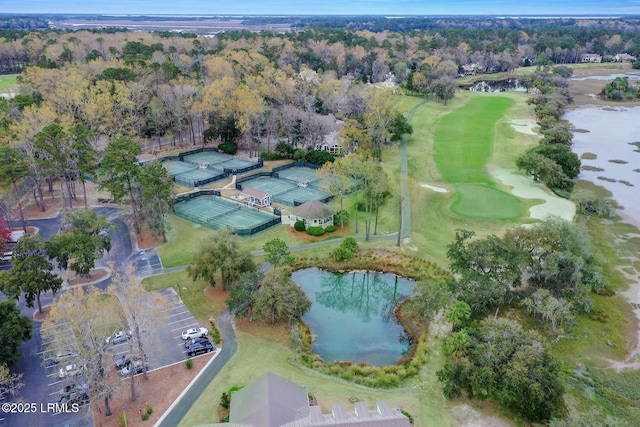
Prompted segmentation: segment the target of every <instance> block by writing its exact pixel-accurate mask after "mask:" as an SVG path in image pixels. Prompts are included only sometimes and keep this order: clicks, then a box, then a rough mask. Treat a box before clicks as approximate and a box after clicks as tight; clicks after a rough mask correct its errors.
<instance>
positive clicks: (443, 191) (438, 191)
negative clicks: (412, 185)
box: [420, 184, 449, 193]
mask: <svg viewBox="0 0 640 427" xmlns="http://www.w3.org/2000/svg"><path fill="white" fill-rule="evenodd" d="M420 187H423V188H429V189H431V190H433V191H435V192H436V193H448V192H449V190H447V189H446V188H442V187H436V186H435V185H429V184H420Z"/></svg>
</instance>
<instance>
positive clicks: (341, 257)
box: [331, 245, 353, 261]
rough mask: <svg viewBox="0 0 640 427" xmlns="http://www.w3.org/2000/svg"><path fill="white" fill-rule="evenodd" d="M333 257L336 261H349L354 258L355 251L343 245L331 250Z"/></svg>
mask: <svg viewBox="0 0 640 427" xmlns="http://www.w3.org/2000/svg"><path fill="white" fill-rule="evenodd" d="M331 258H333V259H334V260H336V261H347V260H350V259H351V258H353V252H351V251H349V250H347V249H345V248H343V247H342V245H340V246H338V247H337V248H335V249H334V250H332V251H331Z"/></svg>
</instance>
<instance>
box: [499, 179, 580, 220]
mask: <svg viewBox="0 0 640 427" xmlns="http://www.w3.org/2000/svg"><path fill="white" fill-rule="evenodd" d="M491 175H492V176H493V177H494V178H495V179H497V180H499V181H500V182H502V183H503V184H504V185H508V186H509V187H513V188H512V189H511V194H513V195H514V196H516V197H520V198H522V199H542V200H544V201H545V203H542V204H540V205H536V206H532V207H531V208H529V216H530V217H531V218H536V219H545V218H546V217H548V216H549V215H554V216H558V217H560V218H563V219H566V220H567V221H572V220H573V217H574V215H575V214H576V206H575V204H574V203H573V202H571V201H569V200H567V199H563V198H562V197H558V196H556V195H555V194H553V193H551V192H550V191H549V190H547V188H546V187H545V186H544V185H542V184H540V183H536V182H533V181H532V180H531V178H529V177H526V176H522V175H516V174H515V173H513V172H511V171H508V170H504V169H495V170H493V171H491Z"/></svg>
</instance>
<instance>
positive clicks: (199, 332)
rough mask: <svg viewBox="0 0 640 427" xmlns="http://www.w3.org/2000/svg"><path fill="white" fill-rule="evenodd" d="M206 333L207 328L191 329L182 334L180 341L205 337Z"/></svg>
mask: <svg viewBox="0 0 640 427" xmlns="http://www.w3.org/2000/svg"><path fill="white" fill-rule="evenodd" d="M208 333H209V331H208V330H207V328H191V329H187V330H186V331H184V332H183V333H182V339H183V340H188V339H189V338H198V337H206V336H207V334H208Z"/></svg>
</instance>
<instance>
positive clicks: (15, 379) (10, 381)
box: [0, 303, 24, 398]
mask: <svg viewBox="0 0 640 427" xmlns="http://www.w3.org/2000/svg"><path fill="white" fill-rule="evenodd" d="M0 304H1V303H0ZM22 387H24V382H23V381H22V374H14V373H12V372H11V370H10V369H9V367H8V366H7V365H2V364H0V398H3V397H4V395H5V394H6V393H8V394H9V395H10V396H11V397H16V396H17V395H18V393H19V392H20V389H21V388H22Z"/></svg>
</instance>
